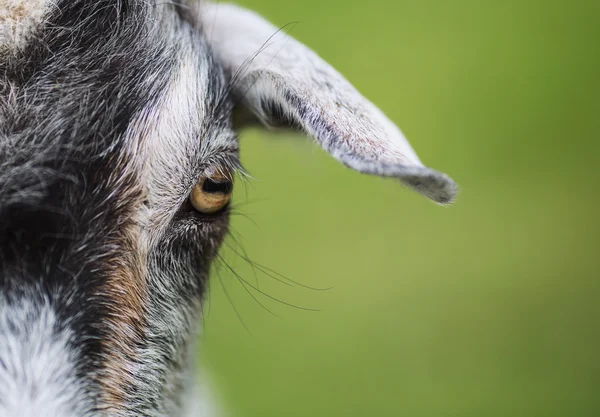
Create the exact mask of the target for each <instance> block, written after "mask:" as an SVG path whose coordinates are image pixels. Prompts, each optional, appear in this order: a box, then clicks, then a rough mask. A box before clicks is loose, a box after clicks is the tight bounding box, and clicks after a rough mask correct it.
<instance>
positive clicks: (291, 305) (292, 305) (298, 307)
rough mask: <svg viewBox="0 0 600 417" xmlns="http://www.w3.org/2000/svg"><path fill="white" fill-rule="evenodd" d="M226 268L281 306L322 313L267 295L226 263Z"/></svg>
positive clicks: (219, 256)
mask: <svg viewBox="0 0 600 417" xmlns="http://www.w3.org/2000/svg"><path fill="white" fill-rule="evenodd" d="M217 257H218V258H220V259H221V260H223V258H222V257H221V255H219V254H217ZM225 266H226V267H227V268H228V269H229V271H230V272H231V273H232V274H234V275H235V276H236V277H237V278H238V279H239V280H240V281H243V282H244V283H245V284H246V285H248V286H249V287H250V288H252V289H253V290H254V291H256V292H258V293H259V294H261V295H263V296H265V297H267V298H270V299H271V300H273V301H276V302H278V303H280V304H283V305H286V306H288V307H292V308H296V309H298V310H303V311H321V310H319V309H314V308H308V307H302V306H298V305H295V304H292V303H288V302H286V301H283V300H280V299H278V298H276V297H273V296H272V295H270V294H267V293H266V292H264V291H262V290H261V289H260V288H257V287H256V286H254V285H252V284H251V283H249V282H248V281H246V280H245V279H244V278H242V277H241V276H240V275H239V274H238V273H237V272H236V271H235V270H234V269H232V268H231V267H229V265H228V264H227V263H226V262H225Z"/></svg>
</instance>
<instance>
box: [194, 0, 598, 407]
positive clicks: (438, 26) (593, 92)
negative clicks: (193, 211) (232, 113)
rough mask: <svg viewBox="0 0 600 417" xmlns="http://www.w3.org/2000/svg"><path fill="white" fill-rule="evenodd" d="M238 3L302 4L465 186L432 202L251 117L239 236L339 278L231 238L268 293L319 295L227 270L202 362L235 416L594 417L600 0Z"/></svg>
mask: <svg viewBox="0 0 600 417" xmlns="http://www.w3.org/2000/svg"><path fill="white" fill-rule="evenodd" d="M239 3H240V4H243V5H245V6H247V7H249V8H252V9H254V10H257V11H258V12H260V13H261V14H263V15H265V16H266V17H267V18H269V19H270V20H271V21H273V22H274V23H275V24H276V25H278V26H283V25H285V24H286V23H289V22H292V21H300V22H301V23H300V24H299V25H298V26H297V27H295V29H294V30H293V32H292V35H293V36H295V37H296V38H297V39H299V40H301V41H302V42H304V43H306V44H308V45H309V46H310V47H312V48H313V49H314V50H316V51H317V52H318V53H319V54H320V55H321V56H322V57H324V58H325V59H326V60H327V61H329V62H330V63H331V64H332V65H333V66H334V67H336V68H337V69H338V70H339V71H340V72H341V73H342V74H344V75H345V76H346V77H347V78H348V79H349V80H350V81H351V82H352V83H353V84H354V85H355V86H356V87H357V88H358V89H359V90H360V91H361V92H362V93H363V94H365V95H366V96H367V97H369V98H370V99H371V100H372V101H373V102H375V103H376V104H377V105H378V106H379V107H381V108H382V109H383V110H384V111H385V112H386V114H387V115H388V116H389V117H390V118H391V119H392V120H393V121H395V122H396V123H397V124H398V125H399V126H400V127H401V128H402V129H403V131H404V133H405V134H406V136H407V137H408V138H409V140H410V141H411V143H412V145H413V147H414V148H415V149H416V150H417V152H418V153H419V155H420V157H421V159H422V160H423V161H424V162H425V163H426V164H427V165H429V166H431V167H434V168H436V169H438V170H441V171H443V172H447V173H449V174H450V175H451V176H452V177H453V178H454V179H455V180H456V181H457V182H458V183H459V185H460V187H461V192H460V196H459V199H458V201H457V203H456V204H455V205H454V206H452V207H451V208H442V207H438V206H436V205H434V204H432V203H430V202H428V201H426V200H425V199H423V198H421V197H420V196H418V195H416V194H414V193H412V192H410V191H409V190H407V189H404V188H402V187H401V186H400V185H399V184H398V183H397V182H395V181H393V180H383V179H379V178H375V177H369V176H364V175H361V174H358V173H355V172H351V171H349V170H347V169H346V168H344V167H343V166H341V165H340V164H338V163H337V162H335V161H333V160H332V159H330V158H329V157H328V156H327V155H326V154H325V153H324V152H322V151H321V150H320V149H318V148H317V147H316V145H314V144H312V143H311V142H310V141H309V140H307V139H306V138H303V137H301V136H300V135H294V134H283V135H281V134H267V133H265V132H262V131H258V130H257V131H249V132H246V133H244V134H243V135H242V137H241V142H242V143H241V147H242V160H243V163H244V165H245V166H246V168H247V169H248V171H249V172H250V173H251V174H252V175H253V176H254V177H255V180H253V181H251V182H250V184H249V185H247V186H244V185H242V184H240V183H238V184H237V190H236V193H237V195H236V203H237V206H238V209H237V211H238V212H240V213H243V215H237V216H234V217H233V219H232V228H233V236H235V237H236V238H237V240H238V241H239V242H240V243H241V244H242V246H243V247H244V249H245V250H246V251H247V253H248V256H249V257H250V258H251V259H252V260H254V261H255V262H258V263H261V264H264V265H266V266H268V267H270V268H272V269H274V270H276V271H278V272H280V273H282V274H284V275H285V276H286V277H289V278H291V279H294V280H296V281H298V282H300V283H303V284H305V285H308V286H314V287H325V288H327V287H333V288H332V289H330V290H327V291H313V290H309V289H306V288H303V287H301V286H294V287H290V286H287V285H283V284H282V283H280V282H277V281H276V280H274V279H272V278H269V277H268V276H266V275H265V274H262V273H257V274H256V276H255V274H254V272H253V270H252V268H251V267H250V266H249V265H248V264H247V263H246V262H244V261H243V260H242V259H240V257H239V256H236V255H235V254H234V253H233V251H232V250H231V249H228V248H227V247H226V248H224V250H223V256H224V257H225V259H226V260H227V261H228V263H229V264H230V265H231V266H232V267H233V268H234V269H235V270H236V271H237V273H238V274H239V275H240V276H241V277H242V278H244V279H245V280H247V281H248V282H249V283H251V284H252V285H258V286H259V288H260V290H261V291H262V292H264V293H266V294H268V295H269V296H271V297H273V298H277V299H279V300H282V301H284V302H286V303H290V304H296V305H301V306H304V307H308V308H314V309H318V310H320V311H318V312H313V311H303V310H298V309H295V308H292V307H288V306H286V305H283V304H281V303H278V302H277V301H275V300H273V299H271V298H269V297H268V296H265V295H263V294H261V293H259V292H257V291H255V290H253V289H250V288H249V291H250V292H251V293H252V296H254V297H255V298H256V299H257V300H258V301H260V303H262V304H263V305H264V306H265V307H267V308H268V309H270V310H271V311H272V312H273V313H275V314H277V315H278V316H280V318H278V317H275V316H274V315H272V314H270V313H269V312H267V311H266V310H265V309H263V308H262V307H261V306H260V305H259V304H258V303H257V302H256V301H255V300H254V299H253V298H252V296H250V295H249V294H248V292H246V290H245V289H244V287H243V286H242V285H241V284H240V282H239V280H238V279H237V278H236V276H235V275H233V274H232V273H231V272H230V271H229V270H228V269H227V268H226V267H221V268H220V269H219V270H215V273H213V276H212V281H211V289H210V295H209V302H208V304H207V306H206V320H205V324H204V335H203V336H202V339H203V342H202V348H201V349H202V351H203V352H202V358H203V359H202V363H203V366H204V367H205V368H206V369H207V370H208V372H209V374H210V376H211V379H212V381H213V384H214V386H215V390H216V391H217V393H218V395H219V396H220V397H221V398H222V401H223V404H224V408H225V409H226V410H227V412H228V414H229V415H231V416H233V417H236V416H240V417H269V416H277V417H280V416H285V417H288V416H289V417H296V416H298V417H306V416H311V417H320V416H323V417H333V416H348V417H352V416H357V417H358V416H361V417H362V416H376V417H379V416H410V417H418V416H435V417H445V416H473V417H475V416H476V417H481V416H486V417H488V416H511V417H513V416H514V417H517V416H528V417H529V416H561V417H563V416H577V417H579V416H582V417H583V416H590V417H591V416H600V259H599V258H600V237H599V232H600V220H599V218H598V203H599V202H600V198H599V192H600V182H599V179H600V169H599V168H598V162H597V158H598V151H599V148H600V143H599V142H600V114H599V110H600V80H599V73H600V71H599V70H600V42H599V41H600V24H599V23H598V22H599V21H600V2H597V1H585V0H579V1H577V0H572V1H552V0H547V1H541V0H528V1H517V0H509V1H498V2H497V1H491V0H490V1H487V0H478V1H475V0H473V1H466V0H452V1H449V0H448V1H431V0H420V1H414V0H412V1H407V0H401V1H399V0H396V1H391V0H369V1H365V0H303V1H293V2H292V1H282V0H245V1H240V2H239ZM228 244H229V245H230V246H234V247H235V246H236V243H234V240H233V239H229V240H228ZM237 251H238V252H239V251H240V249H239V248H238V249H237ZM236 311H237V312H238V314H239V316H240V317H241V320H240V318H239V317H238V314H236ZM242 321H243V324H242ZM244 326H245V327H246V328H247V330H246V329H245V328H244Z"/></svg>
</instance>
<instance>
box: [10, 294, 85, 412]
mask: <svg viewBox="0 0 600 417" xmlns="http://www.w3.org/2000/svg"><path fill="white" fill-rule="evenodd" d="M57 324H58V323H57V320H56V315H55V313H54V311H53V310H52V309H51V307H50V306H49V305H48V304H46V303H42V304H36V303H34V302H32V301H30V300H27V299H21V300H16V301H15V302H12V303H10V304H9V303H8V301H7V300H6V299H4V298H0V335H2V337H0V417H41V416H48V417H59V416H60V417H82V416H87V415H89V414H87V411H86V410H88V409H89V402H88V400H87V398H86V395H85V393H84V392H83V390H82V389H81V386H80V381H78V380H77V378H76V375H75V368H74V363H75V358H74V356H75V352H73V351H72V350H71V348H70V347H69V338H70V337H71V331H70V330H69V329H63V330H60V331H57V330H58V329H57V328H56V327H55V326H57Z"/></svg>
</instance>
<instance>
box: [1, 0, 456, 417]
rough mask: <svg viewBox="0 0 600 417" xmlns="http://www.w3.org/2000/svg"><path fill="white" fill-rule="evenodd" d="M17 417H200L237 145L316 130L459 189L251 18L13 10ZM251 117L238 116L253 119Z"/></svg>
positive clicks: (378, 168) (44, 1)
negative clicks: (206, 341)
mask: <svg viewBox="0 0 600 417" xmlns="http://www.w3.org/2000/svg"><path fill="white" fill-rule="evenodd" d="M0 7H1V9H0V228H1V231H0V416H2V417H15V416H22V417H26V416H27V417H33V416H48V417H71V416H73V417H74V416H77V417H81V416H89V417H94V416H122V417H129V416H180V415H193V413H194V412H195V411H196V412H197V410H196V409H195V408H194V407H195V406H193V405H189V404H188V401H187V400H186V393H187V392H189V391H190V387H189V386H188V384H187V382H186V381H188V380H190V379H191V378H190V375H189V374H190V372H191V371H190V369H191V368H192V367H191V366H190V363H191V361H192V360H193V355H192V353H191V352H192V351H193V346H194V330H195V329H196V327H197V325H198V322H199V321H200V312H201V307H202V300H203V296H204V295H205V292H206V286H207V280H208V274H209V268H210V265H211V261H212V260H213V259H214V258H215V256H216V254H217V251H218V249H219V246H220V245H221V242H222V241H223V239H224V237H225V235H226V233H227V227H228V213H229V207H230V206H229V201H230V197H231V193H232V188H233V185H232V184H233V177H234V175H235V174H236V173H238V172H241V165H240V162H239V160H238V146H239V144H238V140H237V134H236V132H238V131H239V130H240V129H242V128H243V127H244V126H247V125H249V124H255V123H260V124H262V125H264V126H266V127H274V126H284V127H290V128H294V129H297V130H300V131H302V132H304V133H305V134H306V135H308V136H310V137H312V138H313V139H314V140H315V141H316V142H317V143H318V144H319V145H320V146H322V147H323V149H325V150H326V151H327V152H328V153H329V154H331V156H333V157H334V158H335V159H337V160H339V161H340V162H341V163H343V164H344V165H346V166H348V167H349V168H352V169H355V170H357V171H360V172H363V173H366V174H373V175H378V176H384V177H393V178H396V179H399V180H400V181H401V182H402V183H404V184H405V185H406V186H408V187H410V188H412V189H413V190H415V191H417V192H419V193H420V194H422V195H424V196H426V197H428V198H430V199H432V200H434V201H435V202H437V203H440V204H448V203H450V202H452V200H453V198H454V196H455V193H456V186H455V184H454V182H453V181H452V180H451V179H450V178H449V177H447V176H446V175H444V174H441V173H438V172H436V171H434V170H431V169H429V168H426V167H424V166H423V165H422V163H421V162H420V161H419V159H418V157H417V156H416V154H415V152H414V151H413V150H412V148H411V147H410V145H409V144H408V142H407V141H406V139H405V138H404V137H403V136H402V134H401V132H400V131H399V130H398V128H396V126H395V125H394V124H393V123H392V122H391V121H389V120H388V119H387V118H386V116H385V115H384V114H383V113H382V112H381V111H380V110H379V109H377V108H376V107H375V106H374V105H373V104H371V103H370V102H369V101H368V100H366V99H365V98H364V97H362V96H361V95H360V94H359V93H358V92H357V91H356V90H355V89H354V88H353V87H352V86H351V85H350V84H349V83H348V82H347V81H346V80H345V79H344V78H343V77H342V76H341V75H340V74H339V73H338V72H336V71H335V70H334V69H333V68H331V67H330V66H329V65H328V64H327V63H325V62H324V61H323V60H322V59H321V58H319V57H318V56H317V55H316V54H315V53H314V52H312V51H311V50H310V49H308V48H307V47H305V46H304V45H302V44H300V43H299V42H297V41H296V40H294V39H292V38H290V37H289V36H288V35H286V34H285V33H284V31H281V30H277V28H276V27H274V26H272V25H271V24H270V23H268V22H266V21H265V20H263V19H262V18H261V17H259V16H258V15H256V14H254V13H253V12H250V11H247V10H245V9H243V8H240V7H237V6H233V5H226V4H213V3H208V2H207V3H200V2H194V1H191V0H178V1H172V2H163V1H155V0H94V1H86V0H0ZM234 116H235V117H234Z"/></svg>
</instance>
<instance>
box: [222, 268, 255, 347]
mask: <svg viewBox="0 0 600 417" xmlns="http://www.w3.org/2000/svg"><path fill="white" fill-rule="evenodd" d="M216 273H217V278H218V279H219V282H220V283H221V288H223V293H224V294H225V297H227V299H228V300H229V304H231V308H233V311H234V312H235V315H236V316H237V318H238V320H239V321H240V323H242V326H243V327H244V330H246V332H247V333H248V334H249V335H250V336H252V337H254V335H253V334H252V332H251V331H250V329H248V326H246V323H245V322H244V320H243V319H242V316H241V314H240V312H239V311H238V309H237V308H236V306H235V305H234V304H233V300H232V299H231V296H230V295H229V292H228V291H227V288H225V284H224V283H223V279H222V278H221V272H220V270H219V269H218V268H217V270H216Z"/></svg>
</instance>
